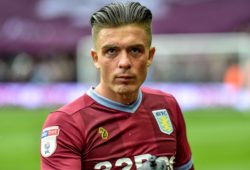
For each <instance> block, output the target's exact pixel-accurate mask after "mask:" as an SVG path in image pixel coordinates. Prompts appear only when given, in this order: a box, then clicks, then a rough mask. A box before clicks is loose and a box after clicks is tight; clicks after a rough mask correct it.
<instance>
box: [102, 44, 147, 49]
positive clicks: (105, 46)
mask: <svg viewBox="0 0 250 170" xmlns="http://www.w3.org/2000/svg"><path fill="white" fill-rule="evenodd" d="M118 47H119V45H117V44H107V45H104V46H102V47H101V49H109V48H118ZM133 47H139V48H144V47H145V46H144V44H132V45H129V46H128V47H127V48H133Z"/></svg>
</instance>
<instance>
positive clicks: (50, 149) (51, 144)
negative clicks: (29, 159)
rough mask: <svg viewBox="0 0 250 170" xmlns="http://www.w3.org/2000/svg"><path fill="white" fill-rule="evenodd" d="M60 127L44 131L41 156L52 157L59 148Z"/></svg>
mask: <svg viewBox="0 0 250 170" xmlns="http://www.w3.org/2000/svg"><path fill="white" fill-rule="evenodd" d="M59 131H60V129H59V127H58V126H50V127H47V128H45V129H43V131H42V135H41V155H42V156H43V157H49V156H51V155H52V154H53V153H54V152H55V150H56V147H57V142H56V138H57V136H58V135H59Z"/></svg>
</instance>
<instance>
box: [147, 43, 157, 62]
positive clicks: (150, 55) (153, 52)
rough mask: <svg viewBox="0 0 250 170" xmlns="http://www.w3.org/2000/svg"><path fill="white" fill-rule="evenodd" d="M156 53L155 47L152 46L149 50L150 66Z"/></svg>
mask: <svg viewBox="0 0 250 170" xmlns="http://www.w3.org/2000/svg"><path fill="white" fill-rule="evenodd" d="M154 55H155V47H151V48H150V50H149V56H148V61H147V67H149V66H150V65H151V64H152V62H153V58H154Z"/></svg>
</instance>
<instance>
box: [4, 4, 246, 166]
mask: <svg viewBox="0 0 250 170" xmlns="http://www.w3.org/2000/svg"><path fill="white" fill-rule="evenodd" d="M109 2H112V0H106V1H103V0H95V1H91V0H11V1H10V0H0V152H1V154H0V169H4V170H8V169H10V170H14V169H24V170H29V169H30V170H34V169H39V150H40V149H39V143H40V131H41V128H42V125H43V122H44V120H45V118H46V117H47V115H48V114H49V112H51V111H53V110H54V109H56V108H57V107H60V106H62V105H63V104H65V103H68V102H70V101H72V100H73V99H75V98H77V97H78V96H80V95H82V94H83V93H84V92H85V91H86V90H87V89H88V88H89V87H90V86H94V85H96V84H97V82H98V73H97V72H96V70H95V68H94V66H93V64H92V61H91V58H90V49H91V48H92V40H91V37H90V32H91V28H90V24H89V18H90V16H91V14H92V13H93V12H94V11H96V10H98V9H99V8H100V7H102V6H103V5H105V4H107V3H109ZM139 2H141V3H142V4H144V5H146V6H147V7H149V8H150V9H151V10H152V13H153V15H154V17H153V34H154V35H153V46H155V47H156V56H155V58H154V63H153V65H152V66H151V68H150V70H149V74H148V78H147V81H146V82H145V84H144V86H150V87H153V88H157V89H161V90H163V91H166V92H169V93H172V94H173V95H174V96H175V97H176V98H177V100H178V101H179V103H180V105H181V108H182V110H183V113H184V116H185V119H186V124H187V130H188V136H189V140H190V144H191V147H192V150H193V159H194V162H195V165H196V169H198V170H200V169H201V170H211V169H213V170H216V169H218V170H223V169H227V170H230V169H231V170H233V169H240V170H247V169H250V162H249V160H250V148H249V143H250V1H249V0H155V1H147V0H139Z"/></svg>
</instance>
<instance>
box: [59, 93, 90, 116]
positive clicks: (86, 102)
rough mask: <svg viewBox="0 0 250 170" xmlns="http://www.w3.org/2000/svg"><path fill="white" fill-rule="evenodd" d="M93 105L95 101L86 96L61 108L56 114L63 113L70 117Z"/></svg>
mask: <svg viewBox="0 0 250 170" xmlns="http://www.w3.org/2000/svg"><path fill="white" fill-rule="evenodd" d="M93 103H94V101H93V100H92V99H91V98H90V97H89V96H88V95H86V94H84V95H82V96H80V97H79V98H77V99H75V100H74V101H72V102H70V103H68V104H66V105H64V106H62V107H60V108H59V109H57V110H56V112H63V113H66V114H68V115H73V114H75V113H77V112H78V111H80V110H82V109H85V108H87V107H89V106H91V105H92V104H93Z"/></svg>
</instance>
